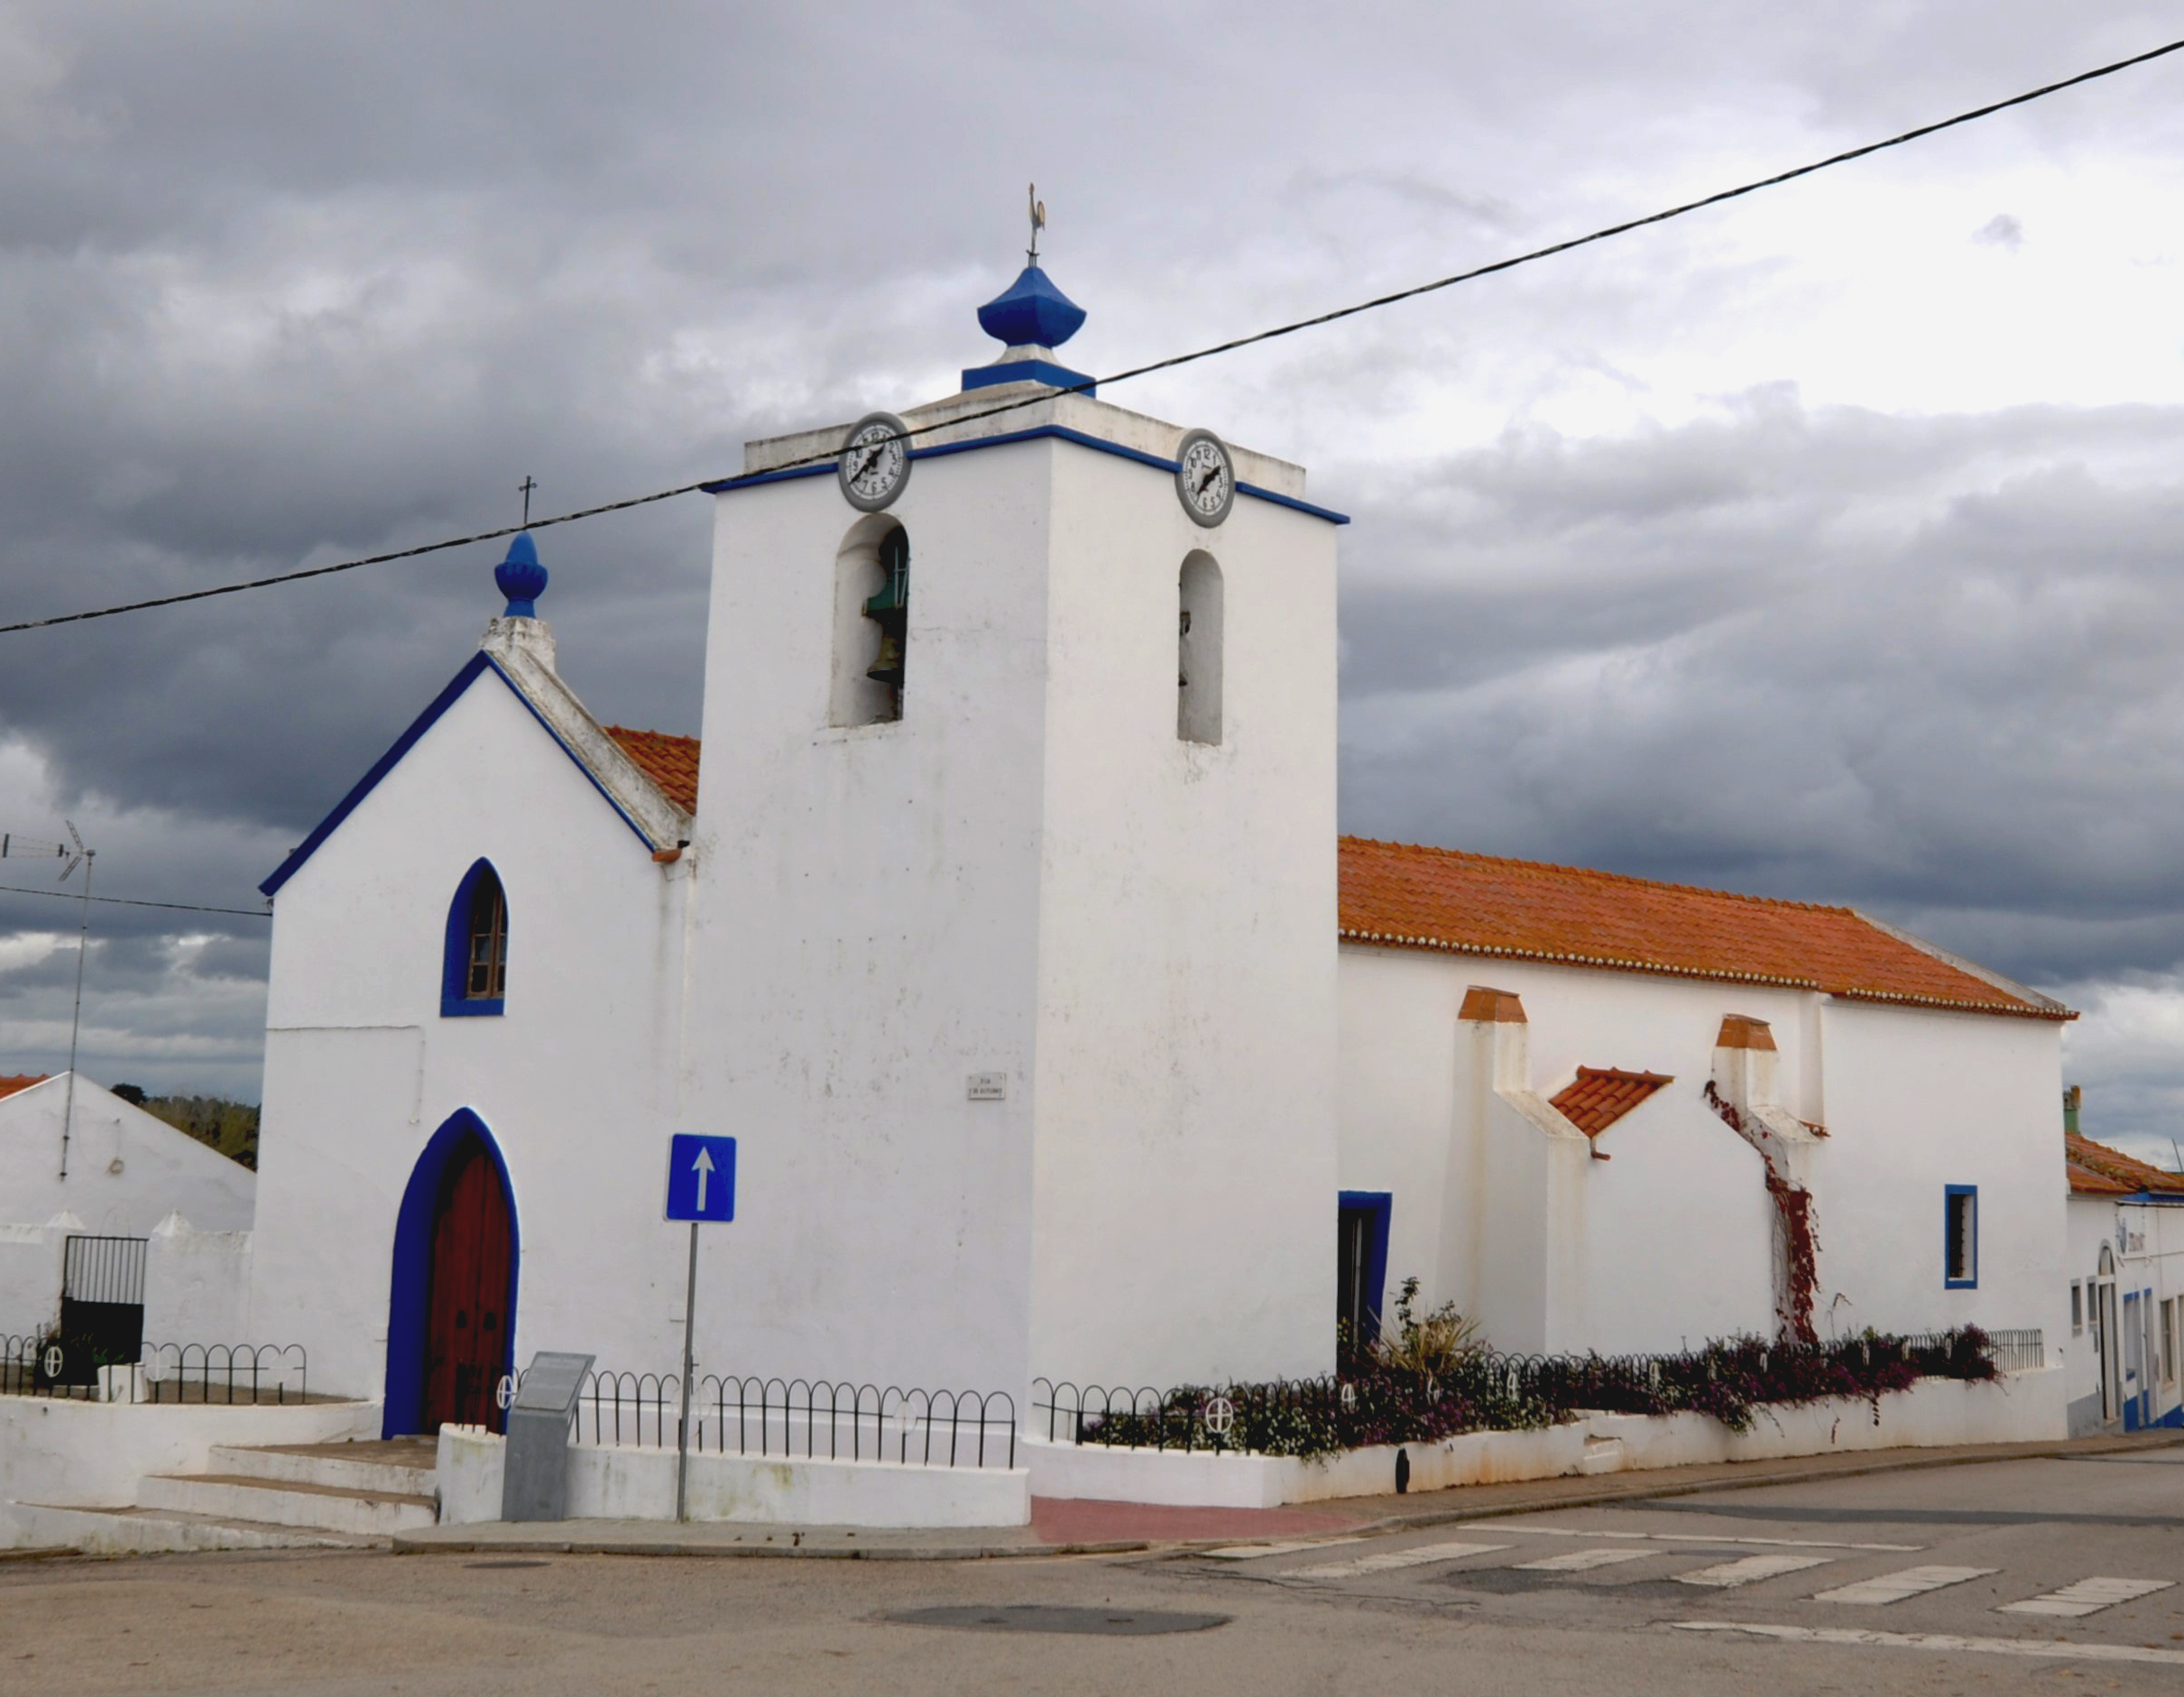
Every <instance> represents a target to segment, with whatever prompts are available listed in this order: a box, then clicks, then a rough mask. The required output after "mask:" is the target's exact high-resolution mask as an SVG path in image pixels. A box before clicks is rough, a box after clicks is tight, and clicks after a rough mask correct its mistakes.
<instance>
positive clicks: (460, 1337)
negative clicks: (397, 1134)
mask: <svg viewBox="0 0 2184 1697" xmlns="http://www.w3.org/2000/svg"><path fill="white" fill-rule="evenodd" d="M520 1254H521V1237H520V1234H519V1232H518V1230H517V1225H516V1209H515V1192H514V1188H513V1186H512V1185H510V1183H509V1180H508V1167H507V1164H506V1163H505V1162H504V1161H503V1160H502V1157H501V1150H500V1146H499V1145H498V1144H497V1143H496V1142H494V1140H493V1133H492V1132H490V1131H489V1130H486V1128H485V1123H484V1121H482V1120H480V1119H479V1118H478V1117H477V1115H476V1114H475V1113H473V1112H472V1111H470V1110H469V1109H467V1108H464V1109H459V1110H457V1111H456V1112H455V1113H454V1114H452V1115H450V1116H449V1117H448V1119H447V1122H446V1123H445V1124H443V1125H442V1126H441V1127H440V1128H439V1130H437V1131H435V1132H434V1133H433V1134H432V1137H431V1139H430V1140H429V1142H427V1144H426V1145H425V1148H424V1151H423V1153H422V1154H420V1155H419V1157H418V1158H417V1165H416V1166H415V1167H412V1168H411V1169H410V1183H409V1185H408V1186H407V1188H406V1189H405V1190H404V1191H403V1193H402V1203H401V1213H399V1214H398V1215H397V1217H396V1220H395V1227H394V1265H393V1277H392V1289H391V1294H390V1296H389V1302H388V1312H387V1380H386V1386H387V1388H386V1403H385V1408H384V1412H383V1414H382V1418H381V1431H382V1434H383V1435H385V1436H387V1437H398V1436H401V1435H402V1434H406V1433H433V1432H437V1431H438V1430H439V1428H440V1427H441V1425H444V1424H446V1423H447V1422H449V1421H455V1422H457V1423H460V1424H464V1425H483V1426H485V1427H486V1428H488V1429H489V1430H491V1431H494V1432H498V1431H500V1430H502V1420H503V1418H504V1416H503V1415H502V1409H501V1406H500V1398H499V1396H498V1394H497V1393H498V1391H499V1388H500V1383H501V1380H502V1377H503V1376H504V1375H506V1374H509V1373H512V1372H513V1371H514V1370H515V1336H516V1284H517V1270H518V1264H519V1259H520Z"/></svg>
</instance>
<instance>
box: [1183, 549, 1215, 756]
mask: <svg viewBox="0 0 2184 1697" xmlns="http://www.w3.org/2000/svg"><path fill="white" fill-rule="evenodd" d="M1175 595H1176V602H1177V609H1176V620H1175V627H1176V628H1175V734H1176V735H1177V736H1178V737H1180V738H1181V739H1182V740H1183V741H1184V742H1220V741H1221V659H1222V656H1221V566H1220V564H1219V562H1217V561H1216V560H1215V559H1214V558H1213V557H1212V555H1211V554H1209V553H1207V552H1206V551H1205V550H1204V549H1193V550H1192V551H1191V552H1190V553H1189V554H1187V555H1185V556H1184V562H1183V569H1182V571H1181V572H1180V573H1178V574H1177V576H1176V583H1175Z"/></svg>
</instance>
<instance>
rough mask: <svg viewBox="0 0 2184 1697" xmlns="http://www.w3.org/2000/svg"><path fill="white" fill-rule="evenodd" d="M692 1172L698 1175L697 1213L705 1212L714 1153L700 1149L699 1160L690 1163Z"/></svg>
mask: <svg viewBox="0 0 2184 1697" xmlns="http://www.w3.org/2000/svg"><path fill="white" fill-rule="evenodd" d="M690 1170H691V1171H692V1172H694V1173H696V1175H697V1211H698V1213H705V1181H706V1180H707V1179H708V1178H710V1177H711V1176H712V1174H713V1151H712V1150H710V1149H707V1148H699V1150H698V1152H697V1159H696V1160H695V1161H692V1162H691V1163H690Z"/></svg>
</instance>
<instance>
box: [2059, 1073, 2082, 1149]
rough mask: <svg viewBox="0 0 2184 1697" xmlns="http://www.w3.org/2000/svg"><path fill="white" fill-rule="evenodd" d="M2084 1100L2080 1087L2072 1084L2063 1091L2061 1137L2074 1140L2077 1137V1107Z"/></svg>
mask: <svg viewBox="0 0 2184 1697" xmlns="http://www.w3.org/2000/svg"><path fill="white" fill-rule="evenodd" d="M2084 1099H2085V1090H2084V1087H2083V1086H2081V1085H2078V1084H2072V1085H2069V1087H2068V1088H2066V1089H2065V1090H2064V1091H2063V1135H2064V1136H2065V1137H2073V1138H2074V1137H2076V1136H2077V1135H2078V1103H2079V1102H2082V1101H2083V1100H2084Z"/></svg>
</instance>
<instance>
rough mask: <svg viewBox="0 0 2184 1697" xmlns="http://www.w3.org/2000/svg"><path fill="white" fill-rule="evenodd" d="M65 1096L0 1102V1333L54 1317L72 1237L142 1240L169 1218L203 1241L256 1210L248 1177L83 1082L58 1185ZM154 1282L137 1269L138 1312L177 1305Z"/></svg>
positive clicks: (29, 1094) (54, 1085)
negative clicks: (198, 1230) (199, 1233)
mask: <svg viewBox="0 0 2184 1697" xmlns="http://www.w3.org/2000/svg"><path fill="white" fill-rule="evenodd" d="M67 1093H68V1075H67V1074H58V1075H56V1076H54V1077H52V1078H49V1079H47V1080H46V1081H45V1082H44V1083H43V1084H33V1085H32V1086H31V1088H30V1089H28V1090H22V1091H17V1092H15V1093H14V1094H13V1095H10V1096H5V1097H0V1333H18V1332H26V1331H30V1330H32V1329H35V1328H37V1327H41V1326H45V1325H49V1324H51V1323H53V1322H54V1321H55V1320H57V1319H58V1318H59V1317H60V1282H61V1258H62V1254H63V1249H62V1244H63V1241H64V1240H65V1239H67V1238H68V1237H69V1235H70V1234H72V1233H73V1234H82V1235H88V1236H95V1237H144V1236H147V1235H148V1234H150V1233H151V1231H152V1229H153V1227H155V1226H156V1225H157V1224H158V1223H159V1222H160V1221H161V1220H162V1219H164V1218H165V1217H166V1216H167V1215H168V1214H170V1213H175V1212H178V1211H179V1212H180V1213H183V1214H185V1215H187V1216H189V1218H190V1219H191V1220H192V1221H193V1222H199V1223H202V1224H203V1225H204V1226H205V1227H206V1228H207V1230H210V1231H235V1232H244V1233H246V1232H247V1231H249V1228H250V1223H251V1219H252V1216H253V1213H254V1211H255V1207H256V1195H257V1176H256V1175H255V1174H253V1172H252V1171H251V1170H250V1169H249V1168H248V1167H244V1166H242V1165H241V1164H240V1163H238V1162H235V1161H231V1160H229V1159H228V1158H227V1157H226V1156H225V1155H222V1154H220V1153H219V1152H218V1151H217V1149H212V1148H207V1147H206V1146H205V1145H204V1144H202V1143H200V1142H198V1140H197V1139H195V1138H193V1137H190V1136H189V1135H188V1134H187V1133H185V1132H181V1131H178V1130H175V1129H174V1128H173V1127H172V1126H170V1125H169V1124H168V1123H167V1122H166V1121H163V1120H158V1119H154V1118H153V1117H152V1115H151V1114H148V1113H146V1112H145V1111H143V1109H141V1108H138V1107H135V1106H134V1105H133V1104H131V1103H129V1102H124V1101H123V1100H122V1099H121V1098H120V1097H119V1096H116V1095H115V1094H114V1093H112V1092H111V1091H108V1090H106V1089H104V1088H102V1087H101V1086H99V1085H97V1084H93V1083H92V1082H91V1081H90V1080H89V1079H88V1078H81V1077H79V1078H78V1080H77V1084H76V1107H75V1114H74V1121H73V1129H72V1130H71V1133H70V1136H69V1176H68V1177H66V1178H65V1179H64V1178H62V1177H61V1176H60V1129H61V1121H62V1119H63V1117H64V1110H65V1104H66V1102H67ZM55 1221H59V1222H61V1223H60V1224H51V1223H49V1222H55ZM163 1277H164V1275H163V1273H162V1272H161V1268H159V1266H158V1265H157V1263H156V1262H148V1263H147V1266H146V1269H145V1291H144V1295H145V1302H146V1305H147V1308H148V1309H149V1308H150V1306H152V1305H156V1304H160V1303H169V1304H172V1303H178V1302H182V1301H184V1300H186V1299H185V1297H184V1296H183V1294H182V1293H180V1292H179V1291H174V1290H167V1289H163V1288H162V1287H161V1282H162V1278H163ZM147 1318H149V1314H147ZM147 1335H150V1333H147ZM220 1341H221V1342H227V1341H229V1339H228V1337H227V1335H226V1333H222V1334H221V1337H220Z"/></svg>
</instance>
